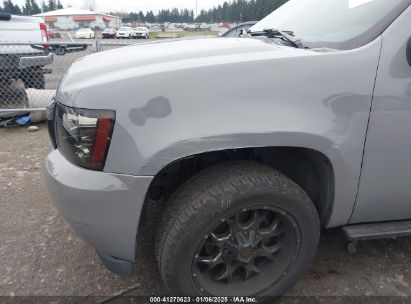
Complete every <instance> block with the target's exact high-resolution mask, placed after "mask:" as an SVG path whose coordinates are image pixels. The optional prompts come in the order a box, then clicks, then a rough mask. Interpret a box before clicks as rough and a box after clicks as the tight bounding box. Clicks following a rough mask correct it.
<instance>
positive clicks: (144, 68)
mask: <svg viewBox="0 0 411 304" xmlns="http://www.w3.org/2000/svg"><path fill="white" fill-rule="evenodd" d="M309 54H311V55H316V54H317V55H318V54H319V53H317V52H313V51H309V50H302V49H295V48H292V47H286V46H281V45H276V44H272V43H267V42H264V41H261V40H258V39H252V38H250V39H247V38H196V39H175V40H172V39H170V40H168V41H160V42H158V41H155V42H148V43H142V44H138V45H134V46H127V47H122V48H118V49H115V50H110V51H105V52H101V53H96V54H93V55H89V56H86V57H84V58H82V59H80V60H78V61H76V62H75V63H74V64H73V65H72V66H71V68H70V69H69V71H68V72H67V74H66V76H65V78H64V79H63V81H62V83H61V85H60V88H59V90H58V92H57V97H59V95H63V94H64V93H73V91H76V90H83V89H87V88H89V87H93V86H101V85H104V84H105V83H111V82H114V81H116V82H117V81H122V80H127V79H131V78H138V77H143V76H145V75H153V74H158V73H165V72H171V71H176V70H182V69H199V68H207V67H208V66H212V65H223V64H235V63H241V62H246V61H253V60H264V59H270V58H277V59H279V58H283V57H296V56H297V57H298V56H307V55H309ZM229 76H230V75H227V77H229ZM66 95H67V94H66Z"/></svg>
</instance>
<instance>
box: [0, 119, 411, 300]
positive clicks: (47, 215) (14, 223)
mask: <svg viewBox="0 0 411 304" xmlns="http://www.w3.org/2000/svg"><path fill="white" fill-rule="evenodd" d="M39 127H40V130H39V131H38V132H34V133H29V132H28V131H27V128H26V127H21V128H13V129H0V257H2V258H1V259H0V296H9V295H21V296H28V295H44V296H62V295H64V296H77V295H84V296H88V295H97V296H108V295H111V294H113V293H115V292H117V291H119V290H121V289H123V288H126V287H129V286H131V285H133V284H134V283H137V282H140V283H141V284H142V288H141V289H139V290H138V291H136V292H134V294H135V295H151V294H164V291H163V289H162V286H161V284H160V280H159V275H158V271H157V268H156V265H155V263H154V260H153V258H152V255H151V252H148V250H145V249H143V250H140V253H139V260H138V263H137V264H136V271H135V274H134V275H133V276H132V277H130V278H120V277H118V276H116V275H114V274H112V273H110V272H109V271H108V270H106V269H105V267H104V266H103V265H102V264H101V262H100V261H99V259H98V258H97V256H96V254H95V252H94V251H93V249H92V248H90V247H89V246H88V245H87V244H85V243H84V242H83V241H81V240H80V239H79V238H78V237H77V236H76V235H74V234H73V232H72V231H71V229H70V227H69V226H68V225H67V224H66V223H65V222H64V220H63V219H62V218H61V217H60V216H59V215H58V213H57V211H56V209H55V208H54V206H53V203H52V201H51V200H50V198H49V195H48V193H47V190H46V186H45V184H44V181H43V175H42V160H43V157H44V155H45V154H46V153H47V150H48V145H49V139H48V134H47V130H46V128H45V126H44V125H39ZM345 245H346V244H345V241H344V240H343V239H342V238H341V237H340V235H339V233H338V231H336V230H335V231H328V232H325V233H324V234H323V237H322V240H321V244H320V249H319V252H318V256H317V258H316V260H315V261H314V263H313V265H312V266H311V267H310V269H309V270H308V271H307V273H306V274H305V275H304V276H303V277H302V279H301V280H300V281H299V282H298V284H297V285H296V286H295V287H294V288H293V289H292V290H291V291H290V292H289V295H306V296H342V295H354V296H365V295H375V296H382V295H384V296H405V295H411V273H410V271H411V266H410V265H411V239H410V238H404V239H398V240H382V241H370V242H364V243H360V245H359V247H358V252H357V253H356V254H354V255H350V254H348V252H347V251H346V249H345ZM141 247H142V248H146V247H147V246H141ZM141 247H140V248H141ZM0 302H1V301H0Z"/></svg>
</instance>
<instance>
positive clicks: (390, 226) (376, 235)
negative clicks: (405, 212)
mask: <svg viewBox="0 0 411 304" xmlns="http://www.w3.org/2000/svg"><path fill="white" fill-rule="evenodd" d="M342 232H343V235H344V236H345V238H346V239H347V240H348V241H349V243H348V246H347V249H348V251H349V252H350V253H355V252H356V243H357V241H365V240H376V239H388V238H396V237H403V236H411V220H409V221H397V222H384V223H372V224H358V225H350V226H345V227H343V228H342Z"/></svg>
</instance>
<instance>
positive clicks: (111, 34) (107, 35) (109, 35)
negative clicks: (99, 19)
mask: <svg viewBox="0 0 411 304" xmlns="http://www.w3.org/2000/svg"><path fill="white" fill-rule="evenodd" d="M116 33H117V31H116V30H115V29H113V28H106V29H104V31H103V32H102V33H101V38H103V39H115V38H116Z"/></svg>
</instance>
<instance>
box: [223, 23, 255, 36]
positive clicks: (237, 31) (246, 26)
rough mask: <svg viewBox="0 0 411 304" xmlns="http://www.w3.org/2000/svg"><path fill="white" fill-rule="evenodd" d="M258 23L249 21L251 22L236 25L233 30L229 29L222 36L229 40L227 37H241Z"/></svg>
mask: <svg viewBox="0 0 411 304" xmlns="http://www.w3.org/2000/svg"><path fill="white" fill-rule="evenodd" d="M256 23H257V21H249V22H244V23H240V24H238V25H236V26H235V27H233V28H232V29H229V30H228V31H226V32H224V33H222V34H221V35H220V36H221V37H224V38H227V37H240V36H241V35H242V34H243V32H244V31H245V32H248V31H249V30H250V28H251V27H252V26H254V25H255V24H256Z"/></svg>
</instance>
